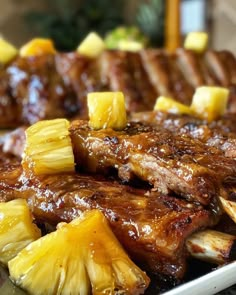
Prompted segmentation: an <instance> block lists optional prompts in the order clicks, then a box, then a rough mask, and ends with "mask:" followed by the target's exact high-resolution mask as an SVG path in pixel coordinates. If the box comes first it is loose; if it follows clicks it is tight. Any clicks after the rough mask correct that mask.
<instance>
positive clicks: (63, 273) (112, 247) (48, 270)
mask: <svg viewBox="0 0 236 295" xmlns="http://www.w3.org/2000/svg"><path fill="white" fill-rule="evenodd" d="M8 266H9V272H10V278H11V280H12V281H13V282H14V283H15V284H17V285H18V286H20V287H21V288H23V289H25V290H27V291H28V292H29V293H30V294H35V295H41V294H42V295H44V294H70V295H74V294H75V295H77V294H84V295H86V294H91V293H92V294H118V293H119V294H120V293H121V292H123V293H124V294H140V293H143V292H144V290H145V289H146V288H147V286H148V284H149V278H148V277H147V276H146V274H145V273H144V272H142V271H141V270H140V269H139V268H138V267H137V266H136V265H135V264H134V263H133V262H132V261H131V260H130V258H129V257H128V255H127V254H126V253H125V252H124V250H123V249H122V247H121V245H120V244H119V242H118V241H117V239H116V238H115V236H114V234H113V233H112V231H111V229H110V227H109V225H108V223H107V221H106V218H105V217H104V215H103V214H102V213H101V212H100V211H98V210H92V211H88V212H86V213H84V214H83V215H82V216H81V217H80V218H76V219H75V220H74V221H72V222H71V223H69V224H65V223H63V224H59V226H58V228H57V230H56V231H55V232H53V233H50V234H48V235H46V236H44V237H42V238H41V239H39V240H37V241H35V242H33V243H31V244H30V245H28V246H27V247H26V248H25V249H23V250H22V251H21V252H20V253H19V254H18V255H17V257H15V258H14V259H13V260H11V261H10V262H9V263H8ZM45 278H47V279H46V280H45ZM91 289H92V292H91ZM115 290H116V291H115ZM123 293H122V294H123Z"/></svg>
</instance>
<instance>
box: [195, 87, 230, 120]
mask: <svg viewBox="0 0 236 295" xmlns="http://www.w3.org/2000/svg"><path fill="white" fill-rule="evenodd" d="M228 96H229V90H228V89H226V88H223V87H213V86H202V87H198V88H197V89H196V91H195V93H194V96H193V100H192V104H191V110H192V111H193V112H194V113H195V114H196V115H197V116H198V117H200V118H201V119H204V120H207V121H208V122H211V121H214V120H217V119H219V118H220V117H221V116H222V115H223V114H224V113H225V111H226V108H227V103H228Z"/></svg>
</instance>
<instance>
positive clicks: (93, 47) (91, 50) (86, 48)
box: [77, 32, 106, 58]
mask: <svg viewBox="0 0 236 295" xmlns="http://www.w3.org/2000/svg"><path fill="white" fill-rule="evenodd" d="M105 46H106V45H105V43H104V41H103V40H102V38H101V37H100V36H99V35H98V34H96V33H94V32H91V33H89V34H88V36H87V37H86V38H85V39H84V40H83V41H82V43H81V44H80V45H79V46H78V48H77V52H78V53H80V54H82V55H84V56H87V57H90V58H95V57H97V56H99V55H100V54H101V53H102V52H103V51H104V50H105Z"/></svg>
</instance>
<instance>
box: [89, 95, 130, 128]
mask: <svg viewBox="0 0 236 295" xmlns="http://www.w3.org/2000/svg"><path fill="white" fill-rule="evenodd" d="M88 111H89V126H90V127H91V128H93V129H102V128H113V129H117V130H121V129H124V128H125V126H126V124H127V118H126V109H125V99H124V95H123V93H122V92H92V93H89V94H88Z"/></svg>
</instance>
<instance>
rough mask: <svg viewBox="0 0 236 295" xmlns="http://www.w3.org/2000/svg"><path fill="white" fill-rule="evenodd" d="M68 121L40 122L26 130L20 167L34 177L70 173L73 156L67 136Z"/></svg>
mask: <svg viewBox="0 0 236 295" xmlns="http://www.w3.org/2000/svg"><path fill="white" fill-rule="evenodd" d="M69 125H70V123H69V121H67V120H66V119H55V120H45V121H40V122H37V123H35V124H34V125H32V126H31V127H29V128H28V129H27V130H26V144H25V149H24V153H23V157H22V166H23V168H24V169H25V171H26V172H27V171H28V172H33V174H35V175H41V174H55V173H61V172H72V171H74V169H75V164H74V154H73V150H72V143H71V139H70V135H69V130H68V128H69Z"/></svg>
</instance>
